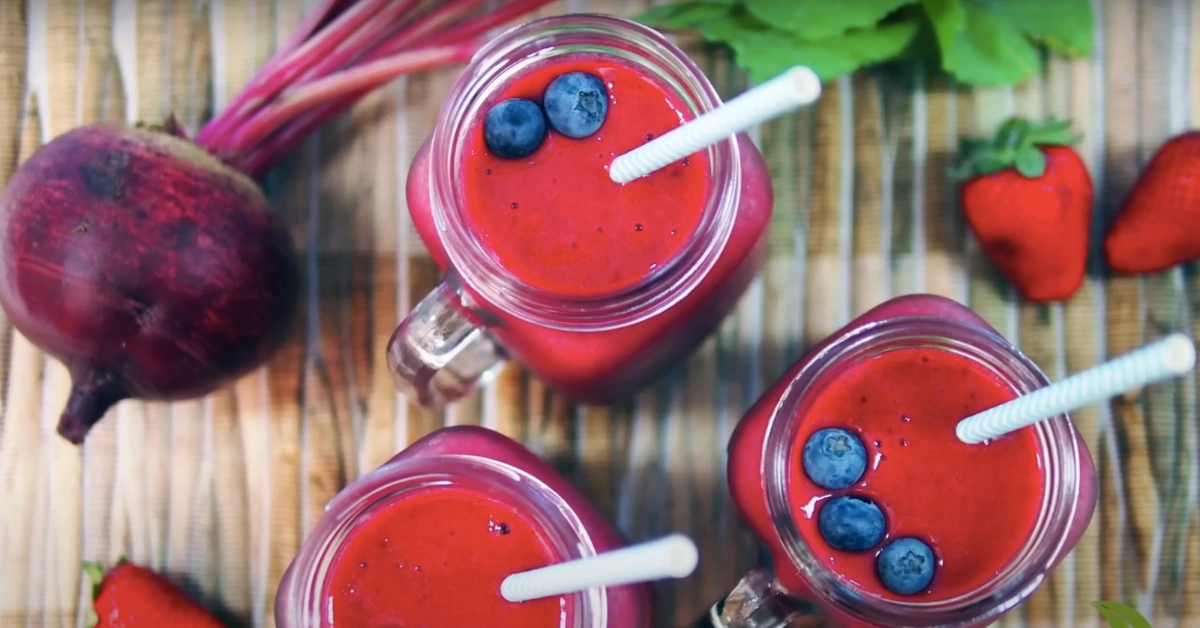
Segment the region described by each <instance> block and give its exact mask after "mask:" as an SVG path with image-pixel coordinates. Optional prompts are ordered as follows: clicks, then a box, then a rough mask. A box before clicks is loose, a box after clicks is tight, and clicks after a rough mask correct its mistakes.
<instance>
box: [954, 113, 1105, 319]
mask: <svg viewBox="0 0 1200 628" xmlns="http://www.w3.org/2000/svg"><path fill="white" fill-rule="evenodd" d="M1077 140H1078V137H1077V136H1075V135H1074V134H1073V133H1071V131H1070V122H1069V121H1066V122H1050V123H1047V124H1045V125H1043V126H1035V125H1033V124H1032V123H1030V122H1028V121H1026V120H1021V119H1019V118H1014V119H1012V120H1009V121H1008V122H1005V123H1004V125H1003V126H1001V127H1000V131H999V132H998V133H997V134H996V137H995V138H994V139H992V140H990V141H989V140H967V141H965V142H963V149H962V150H963V156H964V158H965V161H964V163H963V165H962V166H961V167H960V169H959V172H958V173H957V174H958V176H959V177H961V178H963V179H966V181H965V182H964V183H963V185H962V187H961V189H960V190H959V193H960V196H961V201H962V207H963V213H964V214H966V218H967V224H969V225H970V227H971V231H972V232H974V233H975V237H976V238H977V239H978V240H979V244H980V245H981V246H982V248H983V252H984V253H985V254H986V255H987V256H988V258H989V259H991V260H992V263H993V264H995V265H996V267H997V268H999V269H1000V272H1001V273H1003V274H1004V276H1005V277H1007V278H1008V280H1009V281H1010V282H1012V284H1013V285H1014V286H1015V287H1016V289H1017V291H1018V292H1019V293H1020V294H1021V296H1022V297H1024V298H1025V299H1027V300H1030V301H1059V300H1064V299H1067V298H1069V297H1070V296H1071V295H1072V294H1074V293H1075V290H1077V289H1078V288H1079V285H1080V284H1081V283H1082V282H1083V274H1084V270H1085V269H1086V266H1087V256H1088V229H1089V226H1090V223H1091V218H1092V178H1091V176H1090V175H1088V171H1087V166H1086V165H1085V164H1084V163H1083V160H1082V159H1080V157H1079V154H1078V153H1076V152H1075V151H1074V149H1072V148H1070V147H1069V146H1068V145H1069V144H1073V143H1075V142H1076V141H1077Z"/></svg>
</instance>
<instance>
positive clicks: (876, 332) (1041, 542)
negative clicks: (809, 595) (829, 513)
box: [762, 316, 1080, 626]
mask: <svg viewBox="0 0 1200 628" xmlns="http://www.w3.org/2000/svg"><path fill="white" fill-rule="evenodd" d="M897 341H899V342H908V343H909V344H904V345H900V346H894V347H890V348H887V349H884V350H885V351H890V350H894V349H897V348H910V347H913V346H924V347H930V346H933V348H937V349H944V350H948V351H954V352H956V353H958V354H959V355H963V356H964V357H967V358H970V359H972V360H975V361H979V362H986V366H988V367H989V368H991V369H992V371H993V372H995V373H996V374H998V375H1000V376H1002V381H1003V383H1004V384H1005V385H1007V386H1010V387H1012V388H1013V389H1014V391H1015V392H1017V393H1018V394H1026V393H1028V392H1030V391H1032V390H1034V389H1036V388H1040V387H1042V386H1045V385H1047V384H1049V380H1048V379H1047V378H1046V376H1045V374H1044V373H1043V372H1042V371H1041V369H1039V368H1038V366H1037V365H1036V364H1035V363H1034V362H1033V361H1032V360H1031V359H1029V358H1028V356H1026V355H1025V354H1024V353H1022V352H1021V351H1020V350H1019V349H1018V348H1017V347H1015V346H1013V345H1012V344H1011V343H1009V342H1008V341H1007V340H1005V339H1004V338H1003V337H1002V336H1000V335H999V334H998V333H996V332H993V331H991V330H988V329H984V328H982V327H980V326H978V325H971V324H966V323H961V322H958V321H953V320H948V319H945V318H940V317H933V316H908V317H900V318H894V319H889V320H886V321H880V322H875V323H871V324H868V325H864V326H863V327H861V328H859V329H857V330H854V331H853V332H851V333H849V334H847V335H845V336H843V337H841V338H839V339H838V340H836V341H834V342H832V343H830V344H829V345H827V346H825V347H823V348H821V349H820V351H819V352H818V353H817V354H815V355H814V356H813V357H812V359H811V360H809V362H808V363H807V364H806V365H805V366H804V368H803V369H801V371H800V372H799V373H797V375H796V377H795V378H793V379H792V381H791V382H790V383H789V385H788V387H787V389H786V390H785V391H784V394H783V395H782V396H781V397H780V399H779V401H778V403H777V404H776V405H775V408H774V409H773V410H772V413H771V418H770V421H769V423H768V426H767V432H766V438H765V440H764V445H763V446H764V448H763V454H764V455H763V458H762V473H763V478H764V488H765V491H766V498H767V499H766V501H767V509H768V513H769V516H770V517H771V520H772V523H773V524H774V528H775V531H776V534H777V536H778V540H779V541H780V543H781V545H782V547H783V548H784V550H785V552H786V553H787V556H788V559H789V560H790V562H791V563H792V565H793V566H794V567H795V568H796V569H797V571H799V572H800V575H801V577H802V578H804V579H805V580H806V581H807V582H808V583H809V585H810V588H811V589H812V591H813V593H814V594H816V595H818V596H821V597H822V598H824V600H825V602H826V603H828V604H830V605H831V606H834V607H836V608H838V609H840V610H841V611H843V612H845V613H847V614H849V615H851V616H853V617H856V618H858V619H861V620H863V621H866V622H870V623H874V624H879V625H907V626H959V625H966V624H974V623H976V622H980V621H988V620H992V619H995V618H996V617H998V616H999V615H1001V614H1002V613H1004V612H1006V611H1008V610H1009V609H1011V608H1012V607H1014V606H1016V605H1017V604H1019V603H1020V602H1021V601H1022V600H1024V599H1025V598H1027V597H1028V596H1029V595H1031V594H1032V593H1033V591H1034V590H1036V588H1037V587H1038V585H1039V584H1041V582H1042V580H1043V579H1044V578H1045V576H1046V573H1047V571H1048V569H1049V567H1050V565H1052V564H1054V563H1055V562H1056V561H1057V559H1058V558H1059V557H1060V556H1061V555H1062V554H1063V552H1064V551H1065V550H1066V547H1065V545H1066V541H1067V537H1068V534H1069V531H1070V529H1071V525H1072V523H1073V521H1074V520H1075V517H1076V516H1077V513H1076V509H1077V501H1078V500H1077V499H1076V498H1077V496H1078V494H1079V489H1080V469H1079V463H1080V458H1079V456H1080V452H1079V450H1078V439H1077V437H1076V436H1077V434H1076V431H1075V428H1074V426H1073V424H1072V423H1071V421H1070V419H1069V418H1068V416H1067V415H1065V414H1062V415H1058V416H1056V417H1054V418H1052V419H1048V420H1046V421H1042V422H1040V423H1038V424H1036V425H1034V426H1033V427H1032V429H1033V432H1034V434H1035V438H1036V441H1037V443H1038V447H1039V452H1038V454H1039V458H1040V459H1041V461H1042V462H1043V464H1044V468H1043V473H1042V478H1043V491H1042V500H1041V504H1040V506H1039V510H1038V517H1037V520H1036V521H1035V522H1034V526H1033V529H1032V530H1031V532H1030V535H1029V538H1028V539H1027V540H1026V543H1025V545H1024V547H1023V548H1022V550H1021V551H1020V552H1019V553H1018V555H1017V556H1016V557H1015V558H1014V560H1013V561H1012V562H1011V563H1010V565H1009V566H1008V568H1007V569H1005V570H1004V571H1002V572H1001V573H999V574H997V576H996V577H995V578H993V579H992V580H991V581H990V582H988V583H987V584H985V585H983V586H982V587H980V588H979V590H977V591H975V592H973V593H971V594H968V595H965V596H960V597H958V598H951V599H947V600H939V601H936V602H924V601H923V602H903V601H896V600H892V599H887V598H884V597H882V596H878V595H875V594H872V593H869V592H866V591H863V590H862V589H860V588H858V587H853V586H851V585H849V584H848V583H846V582H845V580H843V579H842V578H841V577H840V576H838V575H837V574H836V573H834V572H833V571H832V570H831V569H829V568H828V567H826V566H825V565H824V564H823V563H822V562H821V561H819V560H817V559H816V557H815V555H814V553H813V552H812V551H811V550H810V549H809V547H808V544H807V542H806V541H805V540H804V539H803V536H802V535H801V533H800V531H799V527H798V525H797V524H796V520H795V515H794V514H793V512H792V508H791V506H790V504H789V499H788V491H789V477H790V475H789V473H788V470H789V462H790V461H791V460H792V451H793V448H794V447H796V446H797V443H796V439H795V431H796V430H797V429H798V427H799V425H800V423H801V421H800V420H799V419H798V415H799V410H800V409H801V404H802V402H803V400H804V399H805V397H807V396H808V395H811V394H814V392H817V391H816V390H815V388H819V385H823V384H824V383H825V382H824V379H825V378H824V376H825V375H827V374H828V373H829V372H830V371H831V369H834V368H837V367H842V366H844V365H845V364H847V363H852V361H857V360H859V359H862V358H863V357H870V356H873V355H877V354H878V353H877V352H872V349H871V347H873V346H875V345H878V344H879V343H881V342H897ZM916 343H920V344H916ZM868 354H869V355H868ZM817 394H819V392H818V393H817Z"/></svg>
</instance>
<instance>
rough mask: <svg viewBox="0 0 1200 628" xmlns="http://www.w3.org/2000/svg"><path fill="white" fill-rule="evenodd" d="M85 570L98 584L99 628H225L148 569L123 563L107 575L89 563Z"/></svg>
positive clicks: (164, 579)
mask: <svg viewBox="0 0 1200 628" xmlns="http://www.w3.org/2000/svg"><path fill="white" fill-rule="evenodd" d="M84 571H85V572H87V575H88V577H89V578H91V579H92V582H93V585H94V586H93V592H92V595H93V597H94V599H95V602H94V605H93V608H94V609H95V611H96V617H94V618H93V621H94V622H96V623H94V624H92V625H93V626H95V628H166V627H167V626H170V627H171V628H223V626H221V623H220V622H218V621H217V620H216V619H213V617H212V615H209V614H208V611H206V610H204V608H202V607H201V606H200V605H199V604H197V603H195V602H193V601H192V600H190V599H189V598H188V597H187V596H186V595H184V593H183V591H180V590H179V589H178V588H176V586H175V585H174V584H171V581H170V580H167V579H166V578H164V577H162V576H161V575H159V574H157V573H155V572H153V571H151V570H150V569H147V568H146V567H141V566H138V565H134V564H132V563H127V562H124V561H122V562H120V563H117V566H116V567H113V568H112V569H110V570H109V571H108V573H107V574H106V573H104V568H103V567H101V566H100V565H98V564H96V563H88V564H86V565H84Z"/></svg>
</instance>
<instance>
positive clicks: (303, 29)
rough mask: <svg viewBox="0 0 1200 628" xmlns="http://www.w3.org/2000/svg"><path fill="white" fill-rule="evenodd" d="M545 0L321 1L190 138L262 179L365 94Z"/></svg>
mask: <svg viewBox="0 0 1200 628" xmlns="http://www.w3.org/2000/svg"><path fill="white" fill-rule="evenodd" d="M551 1H552V0H500V2H499V3H493V4H497V6H495V7H494V8H487V9H482V7H484V5H487V4H489V3H490V0H324V1H323V2H322V3H321V4H320V5H319V7H318V8H317V10H316V11H314V12H313V13H312V14H311V15H309V17H308V18H306V19H305V21H304V22H303V23H302V24H301V26H300V27H299V28H298V29H297V30H296V31H295V32H294V33H293V34H292V36H291V37H290V38H289V39H288V40H287V41H286V42H285V43H284V44H283V46H281V47H280V49H279V50H278V51H277V52H276V53H275V54H274V55H272V57H271V58H270V60H268V61H267V63H266V64H264V65H263V67H262V69H261V70H260V71H259V72H258V74H257V75H255V77H254V78H253V79H252V80H251V81H250V83H249V84H248V85H247V86H246V87H245V88H244V89H243V90H242V91H241V92H240V93H239V94H238V95H237V96H236V97H235V98H234V99H233V101H232V102H231V103H230V105H229V106H228V107H227V108H225V110H224V111H222V112H221V113H220V114H219V115H217V116H216V117H215V118H213V119H212V120H210V121H209V122H208V124H206V125H205V126H204V127H203V128H202V129H200V132H199V133H197V134H196V142H197V143H199V144H200V145H201V146H204V147H205V148H206V149H207V150H208V151H209V152H210V153H212V154H213V155H215V156H217V157H218V158H220V159H222V160H223V161H225V162H227V163H230V164H232V165H234V166H235V167H238V168H241V169H242V170H245V171H246V172H247V173H249V174H251V175H254V176H258V175H261V174H263V173H265V172H266V171H267V170H268V169H270V168H271V167H272V166H273V165H274V164H275V163H276V162H277V161H278V160H279V159H280V158H281V157H282V156H283V155H284V154H286V152H287V151H288V150H290V149H291V148H292V147H294V146H295V145H296V143H297V142H299V141H300V140H301V139H302V138H303V137H304V136H305V135H307V134H308V133H310V132H311V131H312V130H314V129H315V128H316V126H318V125H320V124H321V123H323V122H325V121H327V120H328V119H330V118H332V117H333V116H335V115H337V114H339V113H341V112H342V111H344V110H346V109H347V108H349V107H350V106H352V105H353V104H354V103H355V102H357V101H358V100H359V99H360V98H362V97H363V96H365V95H366V94H368V93H370V92H371V91H373V90H375V89H377V88H379V87H380V86H382V85H384V84H386V83H388V82H389V81H391V80H394V79H396V78H398V77H400V76H403V75H406V74H410V73H413V72H419V71H423V70H428V69H431V68H434V67H438V66H442V65H447V64H453V63H461V62H464V61H466V60H467V59H469V58H470V56H471V55H472V54H474V52H475V51H476V50H477V49H478V48H479V46H480V45H481V44H482V42H481V41H480V40H479V37H480V36H481V35H483V34H484V33H486V32H487V31H489V30H491V29H494V28H496V27H498V26H502V25H504V24H506V23H508V22H511V21H512V20H514V19H516V18H518V17H520V16H522V15H524V14H526V13H530V12H532V11H534V10H536V9H538V8H540V7H542V6H544V5H546V4H549V3H550V2H551ZM481 9H482V12H480V11H481ZM477 12H479V13H478V14H477Z"/></svg>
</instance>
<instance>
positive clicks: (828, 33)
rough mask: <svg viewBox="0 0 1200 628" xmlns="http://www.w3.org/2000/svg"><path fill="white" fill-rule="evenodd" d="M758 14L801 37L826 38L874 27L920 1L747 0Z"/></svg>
mask: <svg viewBox="0 0 1200 628" xmlns="http://www.w3.org/2000/svg"><path fill="white" fill-rule="evenodd" d="M743 2H744V3H745V5H746V9H747V10H749V11H750V13H751V14H752V15H754V17H756V18H758V19H760V20H762V21H763V22H765V23H767V24H770V25H772V26H774V27H775V28H778V29H780V30H785V31H789V32H791V33H793V34H795V35H796V36H797V37H799V38H800V39H809V40H814V39H825V38H827V37H834V36H837V35H841V34H843V33H845V32H846V31H848V30H850V29H853V28H870V27H873V26H875V25H876V24H877V23H878V22H879V20H882V19H883V18H885V17H887V16H888V14H890V13H891V12H893V11H895V10H896V9H899V8H900V7H902V6H905V5H908V4H914V3H915V2H916V0H851V1H850V2H837V1H827V0H743Z"/></svg>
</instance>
